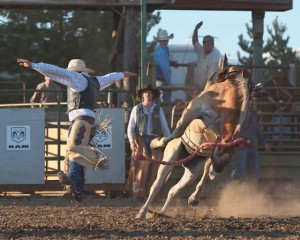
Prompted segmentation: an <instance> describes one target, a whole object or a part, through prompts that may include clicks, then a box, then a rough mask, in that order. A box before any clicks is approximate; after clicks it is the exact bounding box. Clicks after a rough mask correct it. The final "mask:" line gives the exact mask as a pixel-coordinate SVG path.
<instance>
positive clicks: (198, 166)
mask: <svg viewBox="0 0 300 240" xmlns="http://www.w3.org/2000/svg"><path fill="white" fill-rule="evenodd" d="M203 165H204V162H203V161H202V160H201V159H198V158H196V159H192V160H191V162H189V163H187V164H186V165H184V174H183V176H182V178H181V179H180V181H179V182H178V183H177V184H176V185H174V186H173V187H172V188H171V189H170V191H169V193H168V197H167V200H166V202H165V204H164V206H163V208H162V209H161V211H160V213H161V214H166V210H167V208H168V206H169V205H170V204H171V202H172V200H173V199H174V198H175V197H176V196H178V194H179V193H180V192H181V190H182V189H184V188H185V187H187V186H190V185H191V184H192V183H193V182H194V181H195V179H196V178H197V177H198V176H199V175H200V173H201V171H202V168H203Z"/></svg>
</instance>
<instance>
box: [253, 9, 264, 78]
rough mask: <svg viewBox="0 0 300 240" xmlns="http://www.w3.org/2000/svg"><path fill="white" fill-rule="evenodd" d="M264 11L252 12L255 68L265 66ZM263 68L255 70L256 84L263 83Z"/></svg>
mask: <svg viewBox="0 0 300 240" xmlns="http://www.w3.org/2000/svg"><path fill="white" fill-rule="evenodd" d="M264 17H265V12H264V11H256V10H254V11H252V22H253V66H262V65H263V58H262V54H263V35H264ZM262 71H263V70H262V68H254V69H253V73H252V77H253V80H254V81H255V83H261V82H263V79H262V77H263V74H262Z"/></svg>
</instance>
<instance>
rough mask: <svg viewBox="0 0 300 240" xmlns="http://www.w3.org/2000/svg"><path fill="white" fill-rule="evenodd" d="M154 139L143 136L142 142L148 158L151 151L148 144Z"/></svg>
mask: <svg viewBox="0 0 300 240" xmlns="http://www.w3.org/2000/svg"><path fill="white" fill-rule="evenodd" d="M154 138H155V137H152V136H151V137H150V136H143V140H144V144H145V147H146V149H147V152H148V155H149V157H151V156H152V149H151V147H150V143H151V141H152V140H153V139H154Z"/></svg>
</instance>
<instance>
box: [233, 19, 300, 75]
mask: <svg viewBox="0 0 300 240" xmlns="http://www.w3.org/2000/svg"><path fill="white" fill-rule="evenodd" d="M246 28H247V34H248V36H249V38H250V39H251V40H249V41H247V40H245V39H244V37H243V35H242V34H241V35H240V36H239V42H238V44H239V46H240V48H241V49H242V50H243V51H244V52H246V53H247V54H248V56H243V57H241V54H240V52H238V60H239V61H240V62H241V63H242V64H243V65H248V66H251V65H252V59H253V33H252V28H251V27H250V26H249V25H248V24H246ZM286 31H287V26H286V25H285V24H283V23H280V22H279V21H278V17H276V18H275V19H274V21H273V22H272V26H271V27H269V26H267V34H268V38H267V41H266V44H265V45H264V46H263V53H265V54H266V55H268V57H266V58H264V59H263V61H264V64H265V65H266V66H268V67H270V68H268V69H266V70H265V72H264V75H265V79H270V78H271V77H272V76H276V75H286V74H287V70H286V69H283V68H280V67H278V66H282V67H287V66H288V65H289V64H291V63H294V64H295V65H296V69H299V68H300V59H299V57H297V55H296V53H295V52H294V51H293V49H292V48H291V47H288V42H289V39H290V38H289V36H287V37H285V36H284V35H285V33H286ZM275 67H277V68H275Z"/></svg>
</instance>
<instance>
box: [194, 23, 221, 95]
mask: <svg viewBox="0 0 300 240" xmlns="http://www.w3.org/2000/svg"><path fill="white" fill-rule="evenodd" d="M202 24H203V22H200V23H198V24H197V25H196V26H195V30H194V33H193V37H192V40H193V45H194V50H195V52H196V53H197V55H198V59H197V63H196V69H195V75H194V82H193V83H194V85H196V86H198V87H199V88H197V90H198V92H201V91H203V90H204V88H205V86H206V83H207V80H208V79H209V78H210V77H211V76H212V74H213V73H215V72H216V74H215V75H214V77H213V78H212V81H211V84H212V83H215V81H216V78H217V75H218V74H217V73H218V67H219V61H220V59H222V56H221V53H220V51H219V50H218V49H217V48H215V47H214V38H213V37H212V36H210V35H206V36H205V37H204V38H203V42H202V45H201V44H200V43H199V40H198V30H199V29H200V28H201V26H202Z"/></svg>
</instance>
